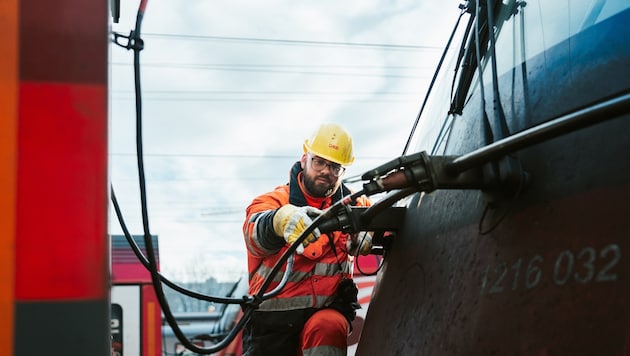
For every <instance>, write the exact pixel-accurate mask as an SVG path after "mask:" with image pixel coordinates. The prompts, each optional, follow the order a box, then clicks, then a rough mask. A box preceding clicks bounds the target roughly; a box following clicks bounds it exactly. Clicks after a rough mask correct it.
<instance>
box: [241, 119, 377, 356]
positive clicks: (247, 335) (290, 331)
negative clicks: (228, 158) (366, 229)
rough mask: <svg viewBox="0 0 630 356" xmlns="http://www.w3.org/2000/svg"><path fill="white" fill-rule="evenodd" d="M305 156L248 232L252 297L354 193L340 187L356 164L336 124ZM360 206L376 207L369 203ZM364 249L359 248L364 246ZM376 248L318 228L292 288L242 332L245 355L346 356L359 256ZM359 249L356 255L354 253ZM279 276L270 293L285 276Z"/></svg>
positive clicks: (252, 210) (257, 205) (252, 213)
mask: <svg viewBox="0 0 630 356" xmlns="http://www.w3.org/2000/svg"><path fill="white" fill-rule="evenodd" d="M303 148H304V154H303V155H302V158H301V159H300V161H298V162H296V163H295V164H294V165H293V167H292V168H291V170H290V175H289V183H288V184H286V185H282V186H279V187H276V188H275V189H274V190H273V191H271V192H268V193H265V194H263V195H260V196H258V197H256V198H255V199H254V200H253V201H252V203H251V204H250V205H249V206H248V207H247V210H246V212H247V218H246V220H245V224H244V226H243V231H244V237H245V243H246V245H247V252H248V253H247V255H248V256H247V257H248V269H249V276H250V279H249V293H250V294H251V295H254V294H256V293H258V292H259V290H260V288H261V286H262V284H263V283H264V282H265V279H266V278H267V276H268V275H269V273H270V271H271V269H272V268H273V267H274V265H275V264H276V262H277V261H278V259H280V257H281V256H282V255H283V253H284V252H285V251H286V250H287V249H288V248H289V247H290V246H291V244H292V243H293V242H295V241H296V240H297V239H298V238H299V237H300V235H301V234H302V232H303V231H304V230H305V229H306V228H307V227H308V226H309V225H310V224H311V223H312V219H314V218H315V217H316V216H318V215H319V214H320V213H321V212H322V211H323V210H324V209H326V208H328V207H330V206H331V205H333V204H334V203H336V202H337V201H339V200H340V199H342V198H343V197H345V196H348V195H350V194H351V191H350V190H349V189H348V187H346V186H345V185H344V184H342V183H341V177H342V176H343V174H344V172H345V169H346V166H348V165H350V164H352V162H353V161H354V156H353V153H352V137H351V136H350V135H349V134H348V132H347V131H346V130H345V129H344V128H342V127H341V126H339V125H337V124H323V125H321V126H320V128H319V130H318V131H317V132H316V133H315V135H314V136H313V137H312V138H311V140H308V139H307V140H306V141H305V142H304V146H303ZM353 204H354V205H359V206H369V205H370V202H369V200H368V199H367V198H366V197H365V196H363V197H360V198H358V199H357V201H356V202H353ZM358 245H360V246H358ZM370 248H371V242H370V240H369V238H368V239H363V238H361V240H360V241H359V240H358V238H357V237H356V236H350V235H348V234H344V233H341V232H332V233H328V234H320V232H319V230H318V229H315V230H314V231H313V233H312V234H310V235H309V237H308V238H306V239H305V240H304V242H303V246H299V248H298V250H297V251H296V254H295V261H294V265H293V269H292V273H291V275H290V277H289V281H288V283H287V284H286V286H285V287H284V288H283V289H282V291H281V292H280V293H279V294H277V295H276V296H274V297H273V298H270V299H268V300H265V301H263V302H262V303H261V304H260V307H259V308H258V310H257V311H256V312H254V314H253V316H252V319H251V321H250V322H249V323H248V324H247V325H246V327H245V329H244V330H243V353H244V355H248V356H252V355H306V356H309V355H345V354H346V350H347V336H348V334H349V332H350V325H351V324H350V323H351V322H352V320H353V319H354V316H355V309H356V308H357V307H358V304H357V303H356V302H357V300H356V297H357V289H356V286H355V285H354V283H353V282H352V280H351V277H352V259H353V257H352V255H353V254H355V253H357V252H359V253H361V254H367V253H369V251H370ZM349 250H352V252H353V253H350V252H351V251H349ZM285 267H286V266H283V269H282V270H281V272H280V273H279V274H278V275H277V276H275V277H274V282H273V283H272V284H271V285H270V287H269V288H268V290H266V291H265V292H269V291H270V290H272V289H274V288H275V287H276V286H277V285H278V284H279V281H280V277H281V276H282V273H283V271H284V268H285Z"/></svg>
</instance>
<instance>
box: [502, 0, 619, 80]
mask: <svg viewBox="0 0 630 356" xmlns="http://www.w3.org/2000/svg"><path fill="white" fill-rule="evenodd" d="M516 6H517V11H516V13H514V11H512V7H509V6H508V7H506V8H505V9H504V11H503V12H502V13H501V14H499V18H498V20H497V22H496V24H497V25H498V26H499V28H500V36H498V38H497V53H501V54H502V55H501V56H498V58H497V66H498V67H497V69H498V71H499V73H505V72H507V71H509V70H511V69H512V68H514V67H515V66H516V65H518V64H520V63H522V62H524V61H526V60H527V59H528V58H531V57H533V56H536V55H538V54H540V53H542V52H545V51H547V50H548V49H550V48H551V47H553V46H555V45H557V44H558V43H560V42H562V41H564V40H566V39H568V38H570V37H571V36H573V35H575V34H577V33H578V32H581V31H583V30H584V29H586V28H588V27H589V26H592V25H594V24H596V23H598V22H601V21H603V20H605V19H606V18H609V17H611V16H613V15H615V14H617V13H619V12H621V11H623V10H625V9H627V8H629V7H630V1H628V0H608V1H606V0H590V1H587V0H581V1H575V0H574V1H571V0H560V1H558V0H556V1H544V0H529V1H527V2H519V1H516ZM567 50H568V48H567ZM505 54H511V55H509V56H508V55H505Z"/></svg>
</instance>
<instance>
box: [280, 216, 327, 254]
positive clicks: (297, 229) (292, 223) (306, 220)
mask: <svg viewBox="0 0 630 356" xmlns="http://www.w3.org/2000/svg"><path fill="white" fill-rule="evenodd" d="M321 213H322V211H321V210H319V209H317V208H313V207H311V206H302V207H297V206H295V205H291V204H287V205H284V206H282V207H281V208H279V209H278V210H276V214H275V215H274V216H273V230H274V232H275V233H276V235H278V236H282V237H283V238H284V240H285V241H286V242H288V243H289V244H291V245H292V244H293V243H294V242H295V240H297V239H298V237H300V236H301V235H302V232H304V230H306V228H308V227H309V226H310V225H311V224H312V223H313V220H312V219H314V218H316V217H317V216H319V215H320V214H321ZM320 235H321V233H320V231H319V229H315V230H313V232H312V233H310V234H309V235H308V237H307V238H306V239H304V241H303V242H302V244H301V245H300V246H298V248H297V249H296V252H297V253H298V254H302V252H304V247H305V246H307V245H308V244H309V243H311V242H313V241H315V240H317V239H318V238H319V236H320Z"/></svg>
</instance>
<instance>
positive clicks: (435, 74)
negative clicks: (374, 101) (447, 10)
mask: <svg viewBox="0 0 630 356" xmlns="http://www.w3.org/2000/svg"><path fill="white" fill-rule="evenodd" d="M464 13H465V11H464V10H462V12H461V13H460V14H459V17H458V18H457V22H455V27H454V28H453V31H452V32H451V36H450V37H449V39H448V42H447V43H446V47H444V51H443V52H442V56H441V57H440V61H439V62H438V65H437V68H436V69H435V72H434V73H433V78H432V79H431V84H429V89H428V90H427V94H426V95H425V96H424V101H423V102H422V106H421V107H420V111H419V112H418V115H417V116H416V120H415V121H414V123H413V126H412V128H411V132H410V133H409V138H408V139H407V143H406V144H405V148H404V149H403V152H402V156H404V155H405V154H406V153H407V150H408V149H409V145H410V144H411V139H412V138H413V136H414V133H415V132H416V128H417V127H418V124H419V123H420V117H421V116H422V112H424V107H425V106H426V105H427V101H428V100H429V95H430V94H431V92H432V91H433V85H435V82H436V80H437V76H438V74H439V73H440V69H441V68H442V64H443V63H444V59H445V58H446V53H447V52H448V50H449V49H450V47H451V42H452V41H453V37H454V36H455V33H456V32H457V28H458V27H459V21H460V20H461V19H462V16H463V15H464Z"/></svg>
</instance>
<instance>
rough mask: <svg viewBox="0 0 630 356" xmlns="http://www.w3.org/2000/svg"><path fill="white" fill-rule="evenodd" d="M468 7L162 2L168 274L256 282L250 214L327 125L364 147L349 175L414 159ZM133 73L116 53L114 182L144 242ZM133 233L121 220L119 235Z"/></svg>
mask: <svg viewBox="0 0 630 356" xmlns="http://www.w3.org/2000/svg"><path fill="white" fill-rule="evenodd" d="M138 2H139V1H128V0H121V3H122V4H121V5H122V9H121V17H120V21H119V23H113V24H112V30H113V31H116V32H119V33H122V34H125V35H126V34H129V31H130V30H132V29H133V27H134V23H135V17H136V11H137V6H138ZM460 2H461V1H457V0H444V1H429V0H426V1H417V0H416V1H411V0H401V1H384V0H360V1H339V0H320V1H295V0H292V1H290V0H270V1H264V2H253V1H247V2H246V1H242V0H229V1H228V0H217V1H214V0H186V1H181V0H179V1H176V0H159V1H151V0H150V1H149V3H148V6H147V9H146V13H145V17H144V21H143V24H142V38H143V39H144V41H145V49H144V50H143V51H142V52H141V55H140V56H141V57H140V58H141V76H142V99H143V100H142V102H143V135H144V153H145V174H146V178H147V195H148V199H147V200H148V203H149V206H148V210H149V223H150V228H151V232H152V233H153V234H155V235H158V238H159V247H160V259H161V267H162V270H163V271H164V273H165V274H167V275H169V274H170V275H171V276H173V277H176V278H182V274H183V273H185V271H186V270H187V269H188V268H190V266H191V265H197V266H199V265H202V266H204V268H206V269H207V270H208V271H210V273H212V274H213V275H214V276H215V277H216V278H220V279H225V278H227V279H235V278H236V276H238V275H239V274H240V273H241V272H243V271H244V270H245V269H246V265H245V249H244V245H243V242H242V241H243V240H242V232H241V226H242V223H243V219H244V216H245V214H244V210H245V207H246V206H247V205H248V204H249V202H250V201H251V200H252V198H253V197H254V196H256V195H258V194H260V193H263V192H266V191H268V190H270V189H272V188H273V187H275V186H277V185H280V184H284V183H285V182H286V181H287V177H288V170H289V167H290V166H291V164H292V163H293V162H295V161H296V160H297V159H299V157H300V155H301V154H302V143H303V142H304V139H305V138H307V137H309V136H310V135H311V134H312V132H313V131H314V130H315V129H316V128H317V127H318V125H319V124H320V123H322V122H337V123H340V124H342V125H343V126H345V127H346V128H347V129H348V130H349V131H350V132H351V134H352V135H353V137H354V141H355V156H356V161H355V162H356V163H355V164H354V165H353V166H351V167H350V168H349V170H348V173H347V174H346V177H351V176H356V175H360V174H362V173H364V172H365V171H367V170H369V169H371V168H374V167H376V166H378V165H380V164H382V163H385V162H387V161H389V160H391V159H393V158H395V157H397V156H400V155H401V153H402V152H403V149H404V147H405V143H406V142H407V139H408V136H409V133H410V131H411V128H412V126H413V123H414V121H415V119H416V116H417V114H418V111H419V109H420V106H421V104H422V100H423V98H424V95H425V93H426V90H427V88H428V85H429V83H430V80H431V77H432V75H433V72H434V70H435V67H436V65H437V63H438V61H439V57H440V55H441V51H442V49H443V47H444V46H445V44H446V41H447V39H448V36H449V35H450V32H451V30H452V28H453V26H454V25H455V22H456V20H457V17H458V16H459V13H460V10H459V9H458V5H459V4H460ZM132 62H133V52H131V51H127V50H125V49H123V48H120V47H117V46H112V47H111V49H110V70H111V72H110V73H111V83H110V96H111V97H110V120H111V121H110V122H111V124H110V165H111V168H110V172H111V181H112V184H113V186H114V189H115V191H116V195H117V197H118V200H119V203H120V205H121V209H122V211H123V214H124V216H125V219H126V222H127V225H128V227H129V229H130V231H131V232H132V233H133V234H142V224H141V219H140V216H141V215H140V202H139V201H140V200H139V188H138V179H137V169H136V161H135V113H134V110H135V107H134V93H133V66H132ZM355 187H357V189H358V188H360V186H355ZM112 210H113V209H112ZM121 231H122V230H121V229H120V227H119V225H118V222H117V220H116V219H115V216H114V215H113V214H111V222H110V233H112V234H121Z"/></svg>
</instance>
